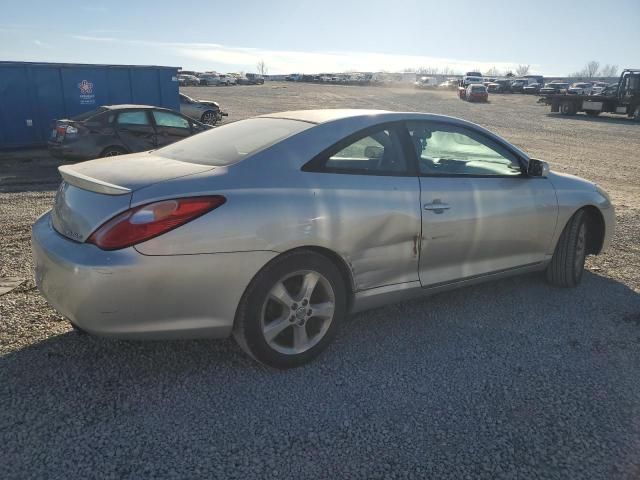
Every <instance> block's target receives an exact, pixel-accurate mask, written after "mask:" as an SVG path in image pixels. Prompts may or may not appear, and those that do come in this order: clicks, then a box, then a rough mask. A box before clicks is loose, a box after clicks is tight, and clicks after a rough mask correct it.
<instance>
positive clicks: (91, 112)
mask: <svg viewBox="0 0 640 480" xmlns="http://www.w3.org/2000/svg"><path fill="white" fill-rule="evenodd" d="M107 110H108V108H104V107H98V108H96V109H94V110H89V111H88V112H84V113H81V114H80V115H76V116H75V117H72V118H71V120H75V121H76V122H82V121H84V120H88V119H90V118H91V117H95V116H96V115H98V114H100V113H102V112H106V111H107Z"/></svg>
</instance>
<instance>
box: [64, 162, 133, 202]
mask: <svg viewBox="0 0 640 480" xmlns="http://www.w3.org/2000/svg"><path fill="white" fill-rule="evenodd" d="M58 171H59V172H60V175H62V178H63V180H64V181H65V182H67V183H70V184H71V185H74V186H76V187H78V188H81V189H83V190H89V191H90V192H96V193H104V194H105V195H126V194H128V193H131V189H130V188H127V187H121V186H120V185H114V184H113V183H107V182H103V181H102V180H98V179H97V178H92V177H89V176H87V175H83V174H82V173H80V172H77V171H75V170H74V169H73V165H61V166H59V167H58Z"/></svg>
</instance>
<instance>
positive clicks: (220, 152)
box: [155, 118, 313, 166]
mask: <svg viewBox="0 0 640 480" xmlns="http://www.w3.org/2000/svg"><path fill="white" fill-rule="evenodd" d="M312 126H313V124H311V123H307V122H300V121H298V120H287V119H283V118H250V119H248V120H240V121H239V122H234V123H229V124H227V125H223V126H221V127H218V128H214V129H213V130H209V131H207V132H203V133H200V134H198V135H194V136H193V137H189V138H186V139H184V140H181V141H180V142H177V143H174V144H171V145H169V146H167V147H164V148H161V149H159V150H156V152H155V154H156V155H160V156H162V157H166V158H172V159H174V160H180V161H183V162H191V163H198V164H202V165H213V166H225V165H231V164H232V163H236V162H238V161H240V160H242V159H244V158H246V157H248V156H249V155H252V154H254V153H257V152H258V151H260V150H263V149H265V148H267V147H270V146H271V145H273V144H275V143H277V142H279V141H281V140H284V139H285V138H287V137H290V136H292V135H295V134H296V133H299V132H302V131H303V130H306V129H308V128H311V127H312Z"/></svg>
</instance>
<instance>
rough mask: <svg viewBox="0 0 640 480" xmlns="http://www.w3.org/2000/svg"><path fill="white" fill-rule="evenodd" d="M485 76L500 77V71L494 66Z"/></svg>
mask: <svg viewBox="0 0 640 480" xmlns="http://www.w3.org/2000/svg"><path fill="white" fill-rule="evenodd" d="M484 74H485V75H486V76H487V77H499V76H500V71H499V70H498V69H497V68H496V67H495V66H493V67H491V68H490V69H489V70H487V71H486V72H485V73H484Z"/></svg>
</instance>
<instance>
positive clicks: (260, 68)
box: [256, 59, 269, 76]
mask: <svg viewBox="0 0 640 480" xmlns="http://www.w3.org/2000/svg"><path fill="white" fill-rule="evenodd" d="M256 68H257V69H258V73H259V74H260V75H263V76H264V75H266V74H267V73H268V72H269V69H268V68H267V64H266V63H265V62H264V60H263V59H260V61H259V62H258V63H257V64H256Z"/></svg>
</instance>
